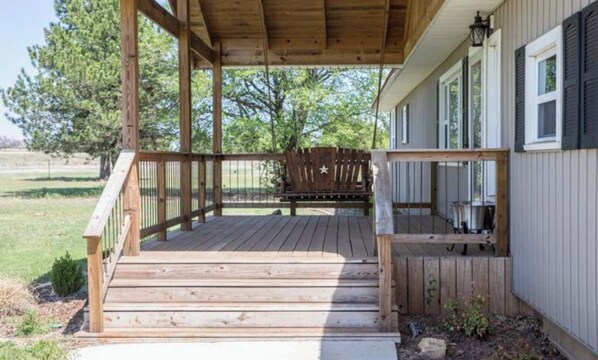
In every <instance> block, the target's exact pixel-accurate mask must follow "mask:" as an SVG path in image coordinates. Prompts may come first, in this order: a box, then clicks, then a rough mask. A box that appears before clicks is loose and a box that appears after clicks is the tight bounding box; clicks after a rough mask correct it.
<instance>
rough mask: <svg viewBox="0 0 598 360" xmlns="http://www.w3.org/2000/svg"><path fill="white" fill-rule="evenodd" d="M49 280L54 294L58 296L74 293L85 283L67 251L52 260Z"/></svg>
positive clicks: (77, 266) (79, 269)
mask: <svg viewBox="0 0 598 360" xmlns="http://www.w3.org/2000/svg"><path fill="white" fill-rule="evenodd" d="M50 280H51V281H52V288H53V289H54V292H55V293H56V294H58V295H60V296H68V295H71V294H73V293H76V292H77V291H79V289H81V287H82V286H83V284H84V283H85V279H84V277H83V273H82V272H81V268H79V265H78V264H77V262H76V261H75V260H73V259H72V258H71V255H70V254H69V253H68V251H67V253H66V255H65V256H62V257H61V258H60V259H56V260H54V264H53V265H52V274H51V275H50Z"/></svg>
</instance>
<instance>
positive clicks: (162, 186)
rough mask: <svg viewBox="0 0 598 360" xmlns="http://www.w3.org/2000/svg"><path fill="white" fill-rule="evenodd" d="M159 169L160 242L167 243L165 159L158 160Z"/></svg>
mask: <svg viewBox="0 0 598 360" xmlns="http://www.w3.org/2000/svg"><path fill="white" fill-rule="evenodd" d="M156 169H157V188H158V199H157V200H158V224H159V225H160V229H159V230H158V241H166V240H167V236H166V230H167V229H166V163H165V161H164V157H162V156H161V157H160V159H159V160H158V166H156Z"/></svg>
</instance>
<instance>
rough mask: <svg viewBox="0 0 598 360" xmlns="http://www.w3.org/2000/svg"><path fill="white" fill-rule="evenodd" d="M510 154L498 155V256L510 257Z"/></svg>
mask: <svg viewBox="0 0 598 360" xmlns="http://www.w3.org/2000/svg"><path fill="white" fill-rule="evenodd" d="M508 157H509V154H508V152H501V153H498V154H497V155H496V215H495V216H496V229H495V231H494V233H495V234H496V256H508V255H509V233H508V230H509V204H508V201H509V200H508V199H509V197H508V193H509V169H508Z"/></svg>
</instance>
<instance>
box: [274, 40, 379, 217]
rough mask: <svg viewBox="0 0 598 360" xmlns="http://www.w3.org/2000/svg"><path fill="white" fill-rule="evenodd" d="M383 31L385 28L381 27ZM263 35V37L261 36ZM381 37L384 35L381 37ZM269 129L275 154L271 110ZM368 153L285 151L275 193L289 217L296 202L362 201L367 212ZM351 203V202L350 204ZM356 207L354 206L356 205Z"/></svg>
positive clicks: (313, 149) (328, 149) (314, 149)
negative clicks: (287, 207)
mask: <svg viewBox="0 0 598 360" xmlns="http://www.w3.org/2000/svg"><path fill="white" fill-rule="evenodd" d="M384 31H385V32H386V28H385V29H384ZM265 38H266V36H264V39H265ZM383 38H384V37H383ZM267 46H268V45H267V42H266V41H264V60H265V61H264V63H265V70H266V82H267V90H268V101H269V102H270V103H271V102H272V95H271V91H272V90H271V85H270V70H269V61H268V47H267ZM385 47H386V44H385V43H384V41H383V42H382V46H381V57H380V70H379V77H378V92H377V95H376V118H375V122H374V134H373V140H372V142H373V143H372V148H375V145H376V135H377V130H378V116H379V104H378V102H379V101H378V100H379V98H380V92H381V88H382V75H383V69H384V56H385ZM269 115H270V130H271V135H272V151H273V152H274V153H276V134H275V126H274V117H273V115H272V113H271V112H270V114H269ZM370 160H371V156H370V153H369V152H366V151H363V150H358V149H348V148H338V147H311V148H300V149H295V150H290V151H287V152H286V153H285V163H284V166H281V167H279V174H280V192H279V193H277V194H274V196H275V197H277V198H279V199H280V201H281V202H289V203H290V212H291V215H292V216H295V215H296V214H297V203H298V202H351V203H354V204H355V203H361V207H362V209H363V214H364V215H365V216H368V215H369V210H370V198H371V196H372V191H371V181H370V166H369V165H370ZM349 205H350V204H349ZM355 207H357V206H355Z"/></svg>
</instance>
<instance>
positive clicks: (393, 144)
mask: <svg viewBox="0 0 598 360" xmlns="http://www.w3.org/2000/svg"><path fill="white" fill-rule="evenodd" d="M397 112H398V110H397V107H395V108H393V109H392V110H391V112H390V144H389V145H390V146H389V149H396V148H397V140H396V138H397V123H398V120H399V119H398V113H397Z"/></svg>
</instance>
